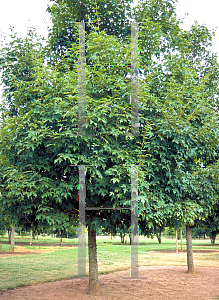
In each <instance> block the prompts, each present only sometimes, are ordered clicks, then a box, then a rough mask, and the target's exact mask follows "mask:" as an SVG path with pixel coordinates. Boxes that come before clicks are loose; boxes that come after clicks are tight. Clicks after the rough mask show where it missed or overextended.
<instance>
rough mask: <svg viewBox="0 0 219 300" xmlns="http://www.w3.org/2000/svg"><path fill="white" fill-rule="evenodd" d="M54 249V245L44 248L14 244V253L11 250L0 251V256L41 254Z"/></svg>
mask: <svg viewBox="0 0 219 300" xmlns="http://www.w3.org/2000/svg"><path fill="white" fill-rule="evenodd" d="M55 250H56V249H55V248H54V247H47V248H46V249H26V248H24V247H22V246H18V245H16V250H15V251H14V253H11V252H0V257H5V256H17V255H23V254H34V253H35V254H42V253H49V252H54V251H55Z"/></svg>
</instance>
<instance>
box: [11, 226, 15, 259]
mask: <svg viewBox="0 0 219 300" xmlns="http://www.w3.org/2000/svg"><path fill="white" fill-rule="evenodd" d="M14 236H15V227H12V229H11V253H14V244H15V241H14Z"/></svg>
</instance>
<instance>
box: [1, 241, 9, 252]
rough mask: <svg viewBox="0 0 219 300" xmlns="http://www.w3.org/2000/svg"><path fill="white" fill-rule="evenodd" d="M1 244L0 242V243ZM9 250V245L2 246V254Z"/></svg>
mask: <svg viewBox="0 0 219 300" xmlns="http://www.w3.org/2000/svg"><path fill="white" fill-rule="evenodd" d="M0 244H1V241H0ZM10 250H11V245H7V244H2V252H8V251H10Z"/></svg>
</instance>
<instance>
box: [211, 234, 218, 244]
mask: <svg viewBox="0 0 219 300" xmlns="http://www.w3.org/2000/svg"><path fill="white" fill-rule="evenodd" d="M216 235H217V233H216V232H211V233H210V239H211V246H215V239H216Z"/></svg>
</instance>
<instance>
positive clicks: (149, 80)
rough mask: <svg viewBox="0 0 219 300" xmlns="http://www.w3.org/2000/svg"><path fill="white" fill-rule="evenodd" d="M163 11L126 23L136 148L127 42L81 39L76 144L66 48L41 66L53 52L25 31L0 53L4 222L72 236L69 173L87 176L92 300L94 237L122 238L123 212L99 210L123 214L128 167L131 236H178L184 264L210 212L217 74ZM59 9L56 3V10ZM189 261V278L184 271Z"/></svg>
mask: <svg viewBox="0 0 219 300" xmlns="http://www.w3.org/2000/svg"><path fill="white" fill-rule="evenodd" d="M114 3H116V2H114ZM172 3H173V1H166V2H165V3H163V1H159V0H156V1H155V0H153V1H148V2H147V3H144V2H142V3H141V4H140V6H139V9H136V10H135V12H134V17H135V19H136V20H137V21H140V20H141V21H144V22H145V23H143V25H142V26H141V30H140V31H139V65H140V71H139V73H140V74H144V77H141V79H140V80H139V100H140V104H139V110H140V114H139V122H140V127H139V132H140V135H139V136H137V137H136V136H133V135H130V133H131V130H130V129H131V128H130V120H131V119H132V118H131V108H130V104H129V102H130V87H129V84H130V77H129V76H128V74H129V73H130V68H129V66H130V62H131V60H130V48H131V47H130V43H128V41H127V40H126V39H121V38H120V37H119V36H118V37H117V36H114V35H111V34H109V33H107V30H106V31H101V29H100V27H98V22H97V26H94V27H93V28H92V30H91V29H90V31H88V34H87V37H86V47H87V48H86V49H87V53H86V59H87V61H88V62H89V64H88V65H87V69H86V95H87V103H86V105H87V133H88V134H90V135H87V136H80V135H78V128H77V127H78V119H77V113H78V111H77V107H78V96H77V85H78V45H77V43H76V42H74V41H71V43H70V42H69V43H70V44H71V47H69V44H67V46H66V47H67V49H64V50H65V51H64V52H65V53H64V54H61V55H60V57H59V56H58V55H57V53H55V54H54V59H53V56H52V54H51V53H50V54H51V57H50V61H51V62H50V61H49V60H46V59H47V57H46V53H47V54H48V52H49V51H51V52H52V51H53V48H51V47H50V46H51V45H52V43H53V42H54V41H52V35H51V39H50V40H49V42H48V44H49V45H50V46H48V47H47V48H43V47H42V43H41V41H40V40H39V39H38V40H37V39H36V35H34V33H33V31H30V33H29V38H28V39H27V40H25V41H22V40H21V39H17V38H16V36H15V37H14V38H13V41H12V43H11V44H10V45H8V46H7V47H6V48H4V49H3V50H2V59H1V68H2V70H3V77H2V78H3V79H2V81H3V82H4V84H5V86H6V87H5V90H4V99H5V101H4V103H3V105H2V113H3V121H4V122H3V124H2V126H1V137H2V140H1V142H0V149H1V153H2V155H4V156H5V157H7V159H8V160H9V162H10V164H9V166H6V165H4V164H3V166H2V167H1V169H2V173H3V174H4V184H3V188H2V194H3V196H2V197H1V201H2V203H3V202H4V203H5V204H6V209H7V213H8V214H10V213H12V211H13V213H14V216H15V217H16V219H17V220H18V221H20V220H23V218H24V216H25V218H26V220H27V221H29V222H30V220H31V222H30V224H32V223H34V222H35V224H36V228H37V226H38V225H39V223H40V222H41V223H42V224H43V223H44V222H45V224H49V225H50V226H51V225H53V224H55V223H56V221H57V223H59V224H60V226H61V227H62V226H64V225H63V224H71V225H76V224H77V221H78V209H79V206H78V188H77V187H78V183H79V179H78V167H76V166H78V165H86V166H88V167H86V188H87V195H86V205H87V207H100V208H101V209H100V210H99V211H95V210H94V211H92V210H90V211H87V212H86V224H87V226H88V240H89V264H90V268H89V275H90V277H89V286H90V289H89V291H90V293H93V294H95V293H98V271H97V270H98V267H97V259H96V238H95V236H96V228H97V227H101V226H103V227H104V228H105V229H106V230H107V231H109V232H116V231H117V230H118V229H119V230H121V229H123V230H125V228H129V227H130V223H131V222H130V219H131V218H130V211H127V210H121V211H119V210H114V211H112V210H106V209H104V208H106V207H113V208H116V207H126V208H127V207H130V198H131V193H130V186H131V178H130V177H131V176H130V170H129V167H128V166H129V165H144V166H141V167H139V174H138V178H139V192H138V194H139V200H138V202H139V203H138V204H139V207H138V209H139V227H140V229H141V232H142V233H144V232H146V229H145V228H147V226H146V225H148V224H149V223H150V222H152V223H154V225H153V226H154V227H155V225H156V228H159V227H161V226H163V225H164V224H167V223H168V224H170V225H171V226H180V225H181V224H186V225H187V229H188V230H187V236H188V239H187V241H188V254H191V253H192V251H191V235H190V226H191V225H192V224H193V223H194V221H195V220H196V219H198V218H203V219H205V218H207V216H208V214H209V213H210V211H211V206H212V203H213V202H215V201H217V188H218V185H217V176H218V173H217V172H218V171H217V164H216V163H215V164H213V165H212V166H206V168H202V160H203V159H205V161H207V160H209V157H210V156H212V155H213V153H214V149H215V145H217V144H218V129H217V124H216V120H217V113H216V110H215V107H216V106H217V103H215V94H217V84H218V73H219V72H218V65H217V63H216V57H215V56H211V55H210V54H209V52H208V51H207V50H206V47H202V41H203V40H204V41H207V42H209V40H210V37H211V34H210V32H209V31H208V30H207V29H206V28H205V27H199V26H198V25H195V26H194V27H192V29H191V31H189V32H186V31H183V30H181V29H180V26H179V22H178V21H177V20H176V14H175V11H174V7H173V5H172ZM147 4H149V6H148V5H147ZM155 4H156V5H155ZM63 5H64V4H63ZM63 5H62V3H61V1H60V2H58V1H57V2H56V6H55V9H60V10H62V8H63ZM66 9H67V8H66ZM148 9H149V11H148ZM151 10H152V11H151ZM154 10H155V11H154ZM63 11H65V9H63ZM154 12H156V13H154ZM167 12H168V13H167ZM57 18H59V19H58V21H57V22H59V21H63V22H64V21H65V15H64V14H63V15H60V16H58V15H57V14H56V15H55V16H54V24H56V23H55V22H56V20H57ZM96 19H97V21H98V16H96ZM99 21H100V18H99ZM57 24H59V23H57ZM53 29H54V30H53V31H54V32H55V28H53ZM51 34H52V33H51ZM54 36H55V34H54V35H53V37H54ZM200 36H201V38H200ZM54 43H55V42H54ZM148 45H152V47H151V48H150V47H148ZM55 47H56V49H59V42H57V44H56V45H55ZM63 47H64V46H63ZM68 47H69V48H68ZM203 49H204V50H203ZM194 55H196V60H195V65H194ZM154 56H155V57H156V60H154V59H153V57H154ZM201 57H202V58H203V59H202V60H201V59H200V58H201ZM48 58H49V57H48ZM46 62H47V64H46ZM121 62H123V63H124V62H127V65H124V64H123V65H121ZM94 64H96V66H94ZM106 65H107V66H108V67H106ZM117 65H120V67H119V68H118V67H117ZM128 134H129V135H128ZM206 165H207V164H206ZM212 174H213V175H214V177H212ZM158 187H159V188H158ZM15 208H16V209H15ZM55 227H56V226H55ZM190 257H191V255H188V269H189V271H193V264H191V263H190Z"/></svg>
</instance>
